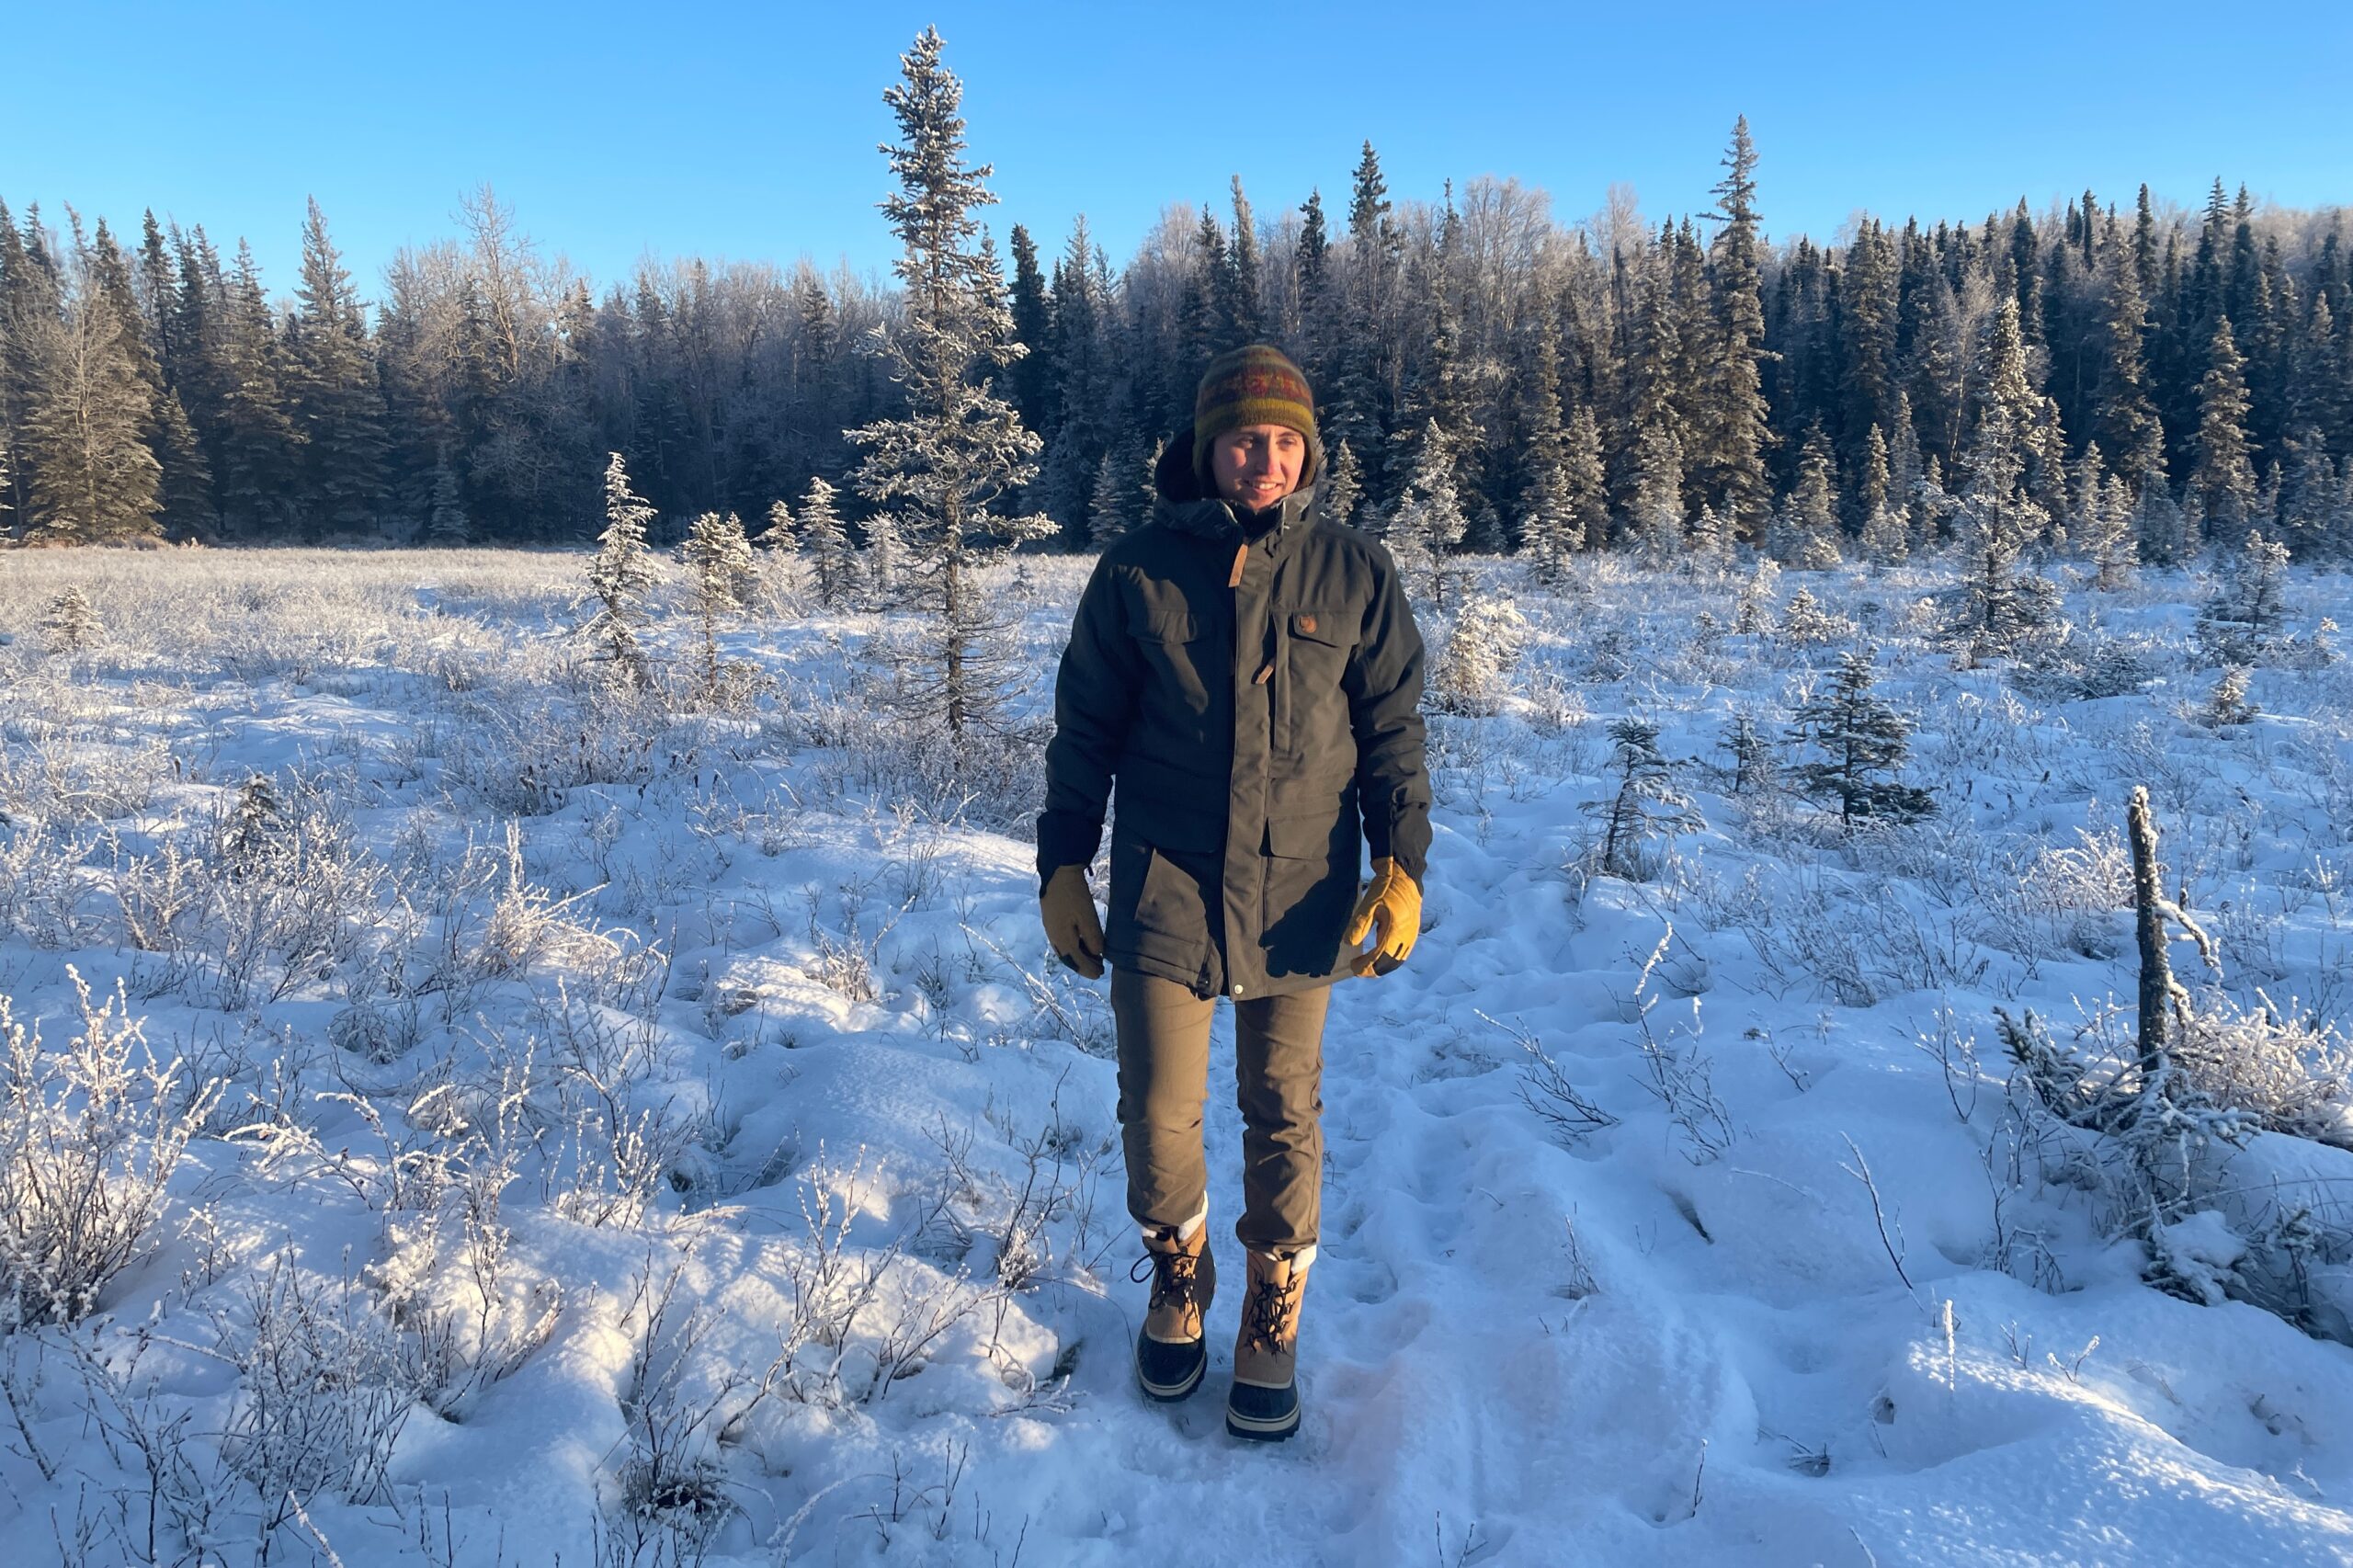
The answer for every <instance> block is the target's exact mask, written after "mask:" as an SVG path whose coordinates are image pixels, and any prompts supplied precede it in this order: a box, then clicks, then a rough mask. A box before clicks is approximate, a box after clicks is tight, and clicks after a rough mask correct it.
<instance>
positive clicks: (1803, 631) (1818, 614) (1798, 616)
mask: <svg viewBox="0 0 2353 1568" xmlns="http://www.w3.org/2000/svg"><path fill="white" fill-rule="evenodd" d="M1854 634H1855V623H1854V622H1853V621H1851V620H1849V619H1847V618H1846V617H1845V616H1843V615H1838V614H1836V613H1834V612H1832V611H1830V610H1826V609H1824V608H1822V604H1821V602H1820V601H1819V600H1817V599H1816V598H1815V597H1813V590H1812V589H1810V588H1800V589H1799V590H1798V591H1797V592H1796V593H1794V594H1791V595H1790V603H1789V608H1786V609H1784V610H1783V611H1782V612H1781V641H1782V642H1787V643H1790V644H1791V645H1792V646H1795V647H1800V648H1809V647H1813V646H1815V645H1817V644H1820V643H1824V642H1842V641H1844V640H1845V639H1847V638H1848V637H1852V636H1853V635H1854Z"/></svg>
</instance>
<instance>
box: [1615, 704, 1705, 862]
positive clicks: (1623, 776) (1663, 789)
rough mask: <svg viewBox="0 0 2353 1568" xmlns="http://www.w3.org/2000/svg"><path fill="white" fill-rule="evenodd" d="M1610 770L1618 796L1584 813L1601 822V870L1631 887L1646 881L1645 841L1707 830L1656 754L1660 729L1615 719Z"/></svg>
mask: <svg viewBox="0 0 2353 1568" xmlns="http://www.w3.org/2000/svg"><path fill="white" fill-rule="evenodd" d="M1609 741H1610V745H1611V754H1610V759H1609V765H1610V767H1612V768H1614V769H1615V770H1616V771H1617V774H1618V791H1617V793H1616V794H1614V795H1612V796H1611V797H1610V798H1609V799H1608V800H1607V801H1586V805H1585V809H1586V812H1589V813H1590V814H1592V815H1594V816H1597V817H1599V818H1600V819H1601V821H1602V840H1601V869H1602V871H1603V873H1604V874H1606V875H1608V876H1613V877H1623V878H1624V879H1625V880H1626V881H1630V882H1636V881H1642V880H1643V863H1642V846H1643V842H1644V841H1645V840H1647V839H1652V838H1657V837H1661V836H1665V835H1673V834H1677V833H1690V832H1693V831H1696V830H1697V829H1699V827H1701V826H1704V825H1705V824H1703V823H1702V822H1701V821H1700V819H1699V812H1698V811H1696V810H1695V809H1694V808H1693V807H1692V804H1691V801H1690V798H1689V797H1688V796H1687V795H1685V794H1684V793H1683V792H1682V791H1681V790H1678V789H1677V788H1676V787H1675V780H1674V778H1673V776H1672V773H1671V771H1670V770H1669V768H1668V767H1667V761H1666V757H1665V756H1664V755H1663V754H1662V753H1661V752H1660V751H1659V749H1658V726H1657V725H1656V724H1654V723H1653V722H1650V721H1649V720H1647V719H1615V720H1612V721H1611V722H1610V724H1609Z"/></svg>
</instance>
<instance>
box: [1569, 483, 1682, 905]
mask: <svg viewBox="0 0 2353 1568" xmlns="http://www.w3.org/2000/svg"><path fill="white" fill-rule="evenodd" d="M1671 438H1672V437H1670V439H1671ZM1609 744H1610V759H1609V765H1610V767H1612V768H1613V769H1615V770H1616V772H1617V774H1618V789H1617V790H1616V792H1615V793H1613V794H1612V795H1611V796H1610V798H1609V799H1608V800H1607V801H1587V802H1586V807H1585V809H1586V812H1589V813H1590V814H1592V815H1594V816H1597V817H1599V818H1600V819H1601V824H1602V835H1601V869H1602V872H1603V874H1604V875H1607V876H1612V877H1622V878H1624V879H1625V880H1626V881H1630V882H1631V881H1642V880H1643V876H1644V867H1643V860H1642V848H1643V842H1644V840H1646V839H1650V838H1654V837H1659V836H1662V835H1671V834H1677V833H1689V832H1692V831H1694V830H1695V829H1698V828H1699V827H1701V826H1702V825H1704V824H1702V823H1701V822H1700V820H1699V812H1697V811H1695V810H1693V809H1692V805H1691V801H1690V799H1689V797H1688V796H1687V795H1685V794H1684V793H1683V791H1682V790H1678V789H1677V788H1676V785H1675V779H1674V775H1673V774H1672V772H1671V771H1670V770H1669V768H1668V767H1667V761H1666V756H1665V753H1663V752H1661V751H1660V750H1659V749H1658V726H1657V725H1656V724H1654V723H1653V722H1651V721H1649V720H1647V719H1613V720H1611V721H1610V723H1609Z"/></svg>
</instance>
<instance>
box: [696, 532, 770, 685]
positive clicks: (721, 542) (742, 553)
mask: <svg viewBox="0 0 2353 1568" xmlns="http://www.w3.org/2000/svg"><path fill="white" fill-rule="evenodd" d="M683 553H684V554H685V556H686V562H687V572H688V585H689V587H690V588H691V589H692V591H693V594H694V606H695V619H697V620H698V621H699V622H700V623H701V627H702V665H701V669H700V671H699V676H700V684H701V687H702V695H703V697H704V699H706V700H710V699H716V698H717V697H718V695H719V693H720V689H721V686H722V681H723V679H724V678H725V676H726V675H727V674H728V673H729V672H728V671H726V670H724V669H722V666H721V664H720V658H719V618H720V617H721V616H722V615H731V614H733V613H734V612H735V611H737V610H739V609H742V608H744V599H745V595H746V594H747V593H748V592H749V591H750V588H751V585H752V582H753V580H754V578H755V576H756V574H757V572H758V565H757V563H756V562H754V561H753V559H752V547H751V545H750V543H749V542H748V541H746V540H745V538H744V524H743V520H742V519H741V518H739V517H736V516H735V514H734V513H733V512H729V513H727V514H725V515H724V516H722V515H721V514H720V513H717V512H705V513H704V514H702V516H700V517H697V518H696V519H695V520H694V523H693V525H692V526H691V527H690V528H688V530H687V542H686V545H685V547H684V551H683Z"/></svg>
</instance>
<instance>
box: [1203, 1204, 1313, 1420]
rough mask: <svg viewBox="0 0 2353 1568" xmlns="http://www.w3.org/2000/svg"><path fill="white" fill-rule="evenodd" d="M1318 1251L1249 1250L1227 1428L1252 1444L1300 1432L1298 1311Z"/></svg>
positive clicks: (1226, 1414) (1227, 1406) (1234, 1355)
mask: <svg viewBox="0 0 2353 1568" xmlns="http://www.w3.org/2000/svg"><path fill="white" fill-rule="evenodd" d="M1314 1261H1315V1249H1314V1248H1313V1247H1305V1248H1302V1250H1300V1251H1298V1252H1295V1253H1290V1254H1280V1253H1271V1252H1259V1251H1257V1250H1256V1248H1253V1249H1252V1250H1251V1253H1250V1294H1249V1295H1248V1296H1247V1297H1246V1298H1245V1299H1244V1301H1243V1303H1242V1334H1241V1336H1240V1337H1239V1338H1237V1339H1236V1340H1235V1341H1234V1342H1233V1392H1232V1393H1230V1394H1228V1395H1227V1396H1226V1401H1225V1429H1226V1430H1227V1431H1229V1432H1231V1433H1233V1435H1234V1436H1235V1437H1247V1438H1250V1439H1251V1440H1253V1441H1254V1442H1279V1441H1281V1440H1282V1439H1283V1438H1285V1437H1290V1435H1291V1434H1292V1433H1293V1432H1296V1431H1298V1430H1299V1380H1298V1369H1299V1309H1300V1301H1301V1298H1302V1296H1304V1295H1305V1294H1306V1291H1307V1266H1308V1265H1309V1264H1311V1263H1313V1262H1314Z"/></svg>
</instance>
